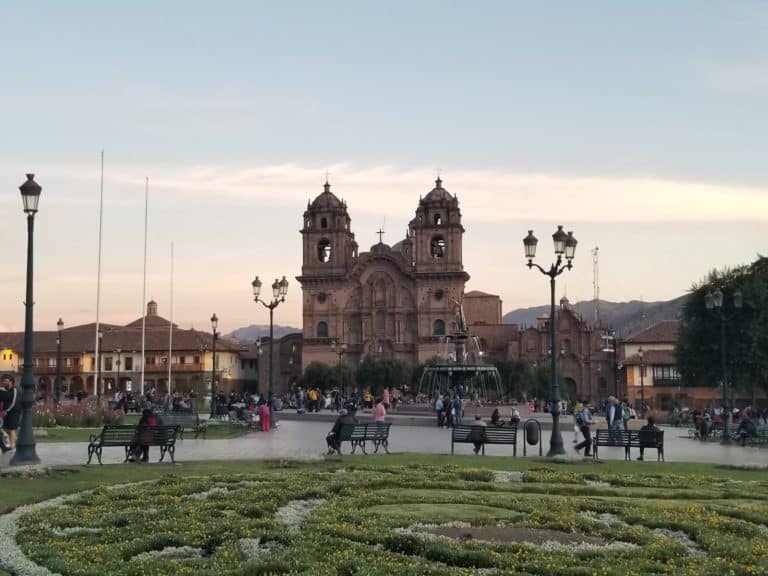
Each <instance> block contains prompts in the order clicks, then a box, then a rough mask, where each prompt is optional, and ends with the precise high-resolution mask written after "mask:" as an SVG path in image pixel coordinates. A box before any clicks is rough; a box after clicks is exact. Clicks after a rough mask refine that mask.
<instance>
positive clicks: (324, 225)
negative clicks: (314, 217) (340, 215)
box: [320, 218, 328, 228]
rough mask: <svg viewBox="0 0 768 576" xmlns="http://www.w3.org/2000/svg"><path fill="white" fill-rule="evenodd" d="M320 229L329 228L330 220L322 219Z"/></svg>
mask: <svg viewBox="0 0 768 576" xmlns="http://www.w3.org/2000/svg"><path fill="white" fill-rule="evenodd" d="M320 228H328V218H320Z"/></svg>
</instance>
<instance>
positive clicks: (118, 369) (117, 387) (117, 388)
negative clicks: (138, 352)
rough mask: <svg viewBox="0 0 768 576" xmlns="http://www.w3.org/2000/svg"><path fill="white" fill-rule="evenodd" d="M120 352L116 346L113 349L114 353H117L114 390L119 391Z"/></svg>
mask: <svg viewBox="0 0 768 576" xmlns="http://www.w3.org/2000/svg"><path fill="white" fill-rule="evenodd" d="M121 353H122V350H121V349H120V348H118V349H117V350H115V354H117V360H116V363H117V386H116V387H115V392H120V354H121Z"/></svg>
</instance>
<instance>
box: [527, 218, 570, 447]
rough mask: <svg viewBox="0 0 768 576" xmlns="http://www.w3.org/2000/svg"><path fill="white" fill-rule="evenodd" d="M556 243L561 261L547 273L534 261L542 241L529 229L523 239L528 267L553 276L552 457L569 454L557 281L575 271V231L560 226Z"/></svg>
mask: <svg viewBox="0 0 768 576" xmlns="http://www.w3.org/2000/svg"><path fill="white" fill-rule="evenodd" d="M552 240H553V242H554V244H555V256H557V260H556V261H555V263H553V264H552V265H551V266H550V268H549V270H545V269H544V268H542V267H541V266H539V265H538V264H534V262H533V259H534V258H535V257H536V246H537V244H538V243H539V241H538V239H537V238H536V237H535V236H534V235H533V230H528V236H526V237H525V238H524V239H523V245H524V246H525V257H526V258H527V259H528V264H527V266H528V268H533V267H536V268H537V269H538V270H539V272H541V273H542V274H544V275H545V276H549V289H550V306H549V342H550V348H551V350H552V378H551V381H550V386H549V395H550V398H549V402H550V410H551V412H552V435H551V436H550V440H549V452H547V457H548V458H552V457H554V456H564V455H565V446H564V445H563V436H562V434H561V433H560V385H559V383H558V381H557V361H558V351H557V339H556V338H555V278H557V277H558V276H559V275H560V274H562V273H563V271H564V270H566V269H568V270H570V269H571V268H573V263H572V260H573V257H574V256H575V254H576V238H575V237H574V236H573V232H568V233H567V234H566V233H565V231H563V227H562V226H558V227H557V230H556V231H555V233H554V234H553V235H552ZM563 255H565V259H566V263H563Z"/></svg>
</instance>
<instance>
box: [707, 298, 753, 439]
mask: <svg viewBox="0 0 768 576" xmlns="http://www.w3.org/2000/svg"><path fill="white" fill-rule="evenodd" d="M743 303H744V298H743V296H742V295H741V291H740V290H736V291H735V292H734V293H733V309H734V310H740V309H741V307H742V305H743ZM704 306H705V308H706V309H707V310H709V311H710V312H714V313H715V314H716V315H717V316H718V317H719V318H720V370H721V374H722V380H723V433H722V435H721V437H720V443H721V444H730V443H731V434H730V420H731V409H730V407H729V405H728V387H729V385H730V382H729V379H728V364H727V362H726V350H725V324H726V322H728V321H729V320H731V319H732V318H733V316H727V315H726V314H725V312H724V310H723V292H722V291H721V290H720V289H717V290H715V291H714V292H707V294H706V295H705V296H704Z"/></svg>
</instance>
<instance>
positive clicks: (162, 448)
mask: <svg viewBox="0 0 768 576" xmlns="http://www.w3.org/2000/svg"><path fill="white" fill-rule="evenodd" d="M167 451H168V446H160V460H158V462H162V461H163V460H164V459H165V453H166V452H167Z"/></svg>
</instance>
